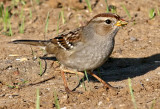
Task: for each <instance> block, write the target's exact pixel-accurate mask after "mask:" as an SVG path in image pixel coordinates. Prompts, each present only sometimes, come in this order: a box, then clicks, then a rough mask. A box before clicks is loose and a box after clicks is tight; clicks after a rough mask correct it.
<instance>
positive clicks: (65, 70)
mask: <svg viewBox="0 0 160 109" xmlns="http://www.w3.org/2000/svg"><path fill="white" fill-rule="evenodd" d="M63 71H64V72H68V73H71V74H78V75H84V73H82V72H76V71H72V70H68V69H63Z"/></svg>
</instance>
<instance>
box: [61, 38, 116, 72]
mask: <svg viewBox="0 0 160 109" xmlns="http://www.w3.org/2000/svg"><path fill="white" fill-rule="evenodd" d="M113 47H114V40H113V39H112V40H110V41H107V42H106V41H104V42H101V43H100V44H99V43H97V44H95V43H94V42H92V43H88V44H87V45H86V46H84V47H83V48H81V49H79V50H78V51H76V52H75V53H73V54H72V55H70V56H69V57H68V59H67V61H65V62H64V63H63V64H64V65H65V66H67V67H69V68H73V69H76V70H78V71H84V70H93V69H95V68H97V67H99V66H101V65H102V64H103V63H104V62H105V61H106V60H107V59H108V57H109V55H110V54H111V52H112V50H113Z"/></svg>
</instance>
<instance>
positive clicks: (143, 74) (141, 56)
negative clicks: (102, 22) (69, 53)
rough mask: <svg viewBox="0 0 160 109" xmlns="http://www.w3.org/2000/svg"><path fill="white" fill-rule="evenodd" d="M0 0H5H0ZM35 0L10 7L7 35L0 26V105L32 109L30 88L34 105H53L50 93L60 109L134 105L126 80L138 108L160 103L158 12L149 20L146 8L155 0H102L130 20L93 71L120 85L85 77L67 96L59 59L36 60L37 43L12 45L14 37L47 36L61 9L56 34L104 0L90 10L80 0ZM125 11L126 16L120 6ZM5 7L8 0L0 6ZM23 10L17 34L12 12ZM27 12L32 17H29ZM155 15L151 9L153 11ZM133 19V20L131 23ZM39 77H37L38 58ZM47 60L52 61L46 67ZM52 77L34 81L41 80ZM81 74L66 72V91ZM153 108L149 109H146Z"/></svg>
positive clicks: (101, 7) (100, 6) (99, 8)
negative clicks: (22, 27) (105, 85)
mask: <svg viewBox="0 0 160 109" xmlns="http://www.w3.org/2000/svg"><path fill="white" fill-rule="evenodd" d="M2 1H6V0H2ZM61 1H63V0H59V1H58V0H55V1H54V2H53V0H41V2H40V5H37V4H36V3H35V2H33V5H31V3H30V2H26V5H25V6H22V5H18V6H17V7H15V8H14V9H12V10H11V13H12V17H11V23H12V29H13V30H12V31H13V36H11V37H10V36H6V35H4V34H3V30H2V24H0V25H1V26H0V30H1V33H0V44H1V46H0V52H1V55H0V109H35V105H36V89H37V88H39V89H40V108H41V109H53V108H56V107H55V100H54V92H56V93H57V95H58V100H59V103H60V107H61V108H63V109H75V108H76V109H134V107H135V106H134V105H133V102H132V98H131V95H130V91H129V87H128V78H131V80H132V88H133V92H134V97H135V101H136V104H137V107H138V109H159V107H160V23H159V22H160V16H158V14H156V16H155V18H153V19H149V17H148V14H149V10H150V9H151V8H156V7H159V9H160V2H159V0H154V1H153V0H138V1H136V0H129V1H128V0H108V4H109V5H114V6H116V7H117V13H118V14H119V15H120V16H122V17H123V18H124V19H126V20H128V21H130V22H129V24H128V25H127V26H126V27H124V28H122V29H121V30H120V31H119V33H118V34H117V36H116V44H115V48H114V51H113V53H112V55H111V58H110V59H109V60H108V61H107V62H106V63H105V64H104V65H103V66H102V67H101V68H99V69H98V70H95V72H94V73H97V74H98V75H99V76H100V77H102V78H103V79H104V80H105V81H106V82H109V83H110V84H111V85H112V86H115V87H122V88H121V89H120V91H118V92H115V91H113V90H106V89H104V88H103V87H102V84H101V83H99V82H98V81H97V80H95V79H94V78H92V77H90V76H89V80H90V81H89V82H87V81H85V82H84V83H85V86H86V90H85V89H84V87H83V85H81V86H79V87H78V88H76V91H81V92H83V94H74V95H67V94H66V93H65V92H64V87H63V81H62V79H61V76H60V69H59V63H58V62H56V61H54V63H53V60H52V59H51V58H48V59H46V60H40V59H39V58H38V57H40V56H43V54H44V51H43V50H42V49H41V48H39V47H31V46H26V45H13V44H9V43H8V42H9V41H12V40H14V39H50V38H53V37H55V36H56V35H57V24H58V19H59V13H60V12H61V11H62V8H61V7H62V6H63V7H64V8H63V10H64V16H65V20H66V23H65V24H62V21H61V20H60V29H59V32H64V31H68V30H72V29H74V28H77V27H79V26H82V25H84V24H85V23H86V22H87V21H89V19H90V18H92V17H93V16H94V15H96V14H98V13H102V12H105V11H106V5H105V1H104V0H100V1H98V2H97V3H96V0H91V3H92V5H94V9H93V12H92V13H89V12H88V10H87V9H86V4H85V3H84V0H83V2H82V3H79V2H78V0H77V1H76V0H75V1H74V2H73V1H72V0H68V1H67V0H66V2H61ZM70 1H71V2H70ZM122 4H123V5H125V6H126V8H127V9H128V11H129V12H130V14H131V16H132V19H131V20H130V19H129V17H128V16H127V14H126V13H125V11H124V10H123V8H122V6H121V5H122ZM9 5H11V2H10V1H6V2H5V6H9ZM22 9H23V10H24V15H25V30H24V34H21V33H19V24H20V22H21V20H20V18H19V16H18V15H17V13H18V12H20V10H22ZM30 10H32V17H30V14H29V13H30ZM48 12H49V13H50V16H49V24H48V32H47V33H45V22H46V17H47V13H48ZM156 13H157V11H156ZM133 21H135V24H134V23H133ZM45 61H46V63H47V66H46V67H47V69H46V72H45V74H44V75H43V76H39V73H40V64H39V63H40V62H41V63H42V68H43V70H44V69H45ZM52 63H53V65H52ZM51 77H53V78H52V79H50V80H48V81H45V82H42V83H39V84H36V85H30V84H34V83H37V82H39V81H43V80H44V79H47V78H51ZM82 77H83V76H82V75H79V76H76V75H75V74H66V78H67V81H68V84H69V88H70V89H74V88H75V87H76V86H77V85H78V83H79V80H80V79H81V78H82ZM152 107H153V108H152Z"/></svg>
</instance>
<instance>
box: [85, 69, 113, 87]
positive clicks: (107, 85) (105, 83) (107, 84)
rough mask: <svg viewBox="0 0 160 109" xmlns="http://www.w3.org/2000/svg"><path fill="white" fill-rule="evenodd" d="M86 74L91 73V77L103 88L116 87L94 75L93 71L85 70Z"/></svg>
mask: <svg viewBox="0 0 160 109" xmlns="http://www.w3.org/2000/svg"><path fill="white" fill-rule="evenodd" d="M87 73H88V74H90V75H92V76H93V77H95V78H96V79H97V80H98V81H100V82H101V83H102V84H103V85H104V87H105V88H108V89H114V90H115V89H116V88H115V87H113V86H111V85H110V84H109V83H107V82H105V81H104V80H102V79H101V78H100V77H98V76H97V75H95V74H94V73H92V72H91V71H87Z"/></svg>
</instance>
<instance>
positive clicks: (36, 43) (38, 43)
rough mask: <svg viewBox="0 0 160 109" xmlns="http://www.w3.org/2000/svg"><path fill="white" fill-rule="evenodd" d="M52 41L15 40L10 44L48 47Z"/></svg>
mask: <svg viewBox="0 0 160 109" xmlns="http://www.w3.org/2000/svg"><path fill="white" fill-rule="evenodd" d="M49 42H50V40H14V41H12V42H10V43H14V44H26V45H34V46H46V45H47V44H48V43H49Z"/></svg>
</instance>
